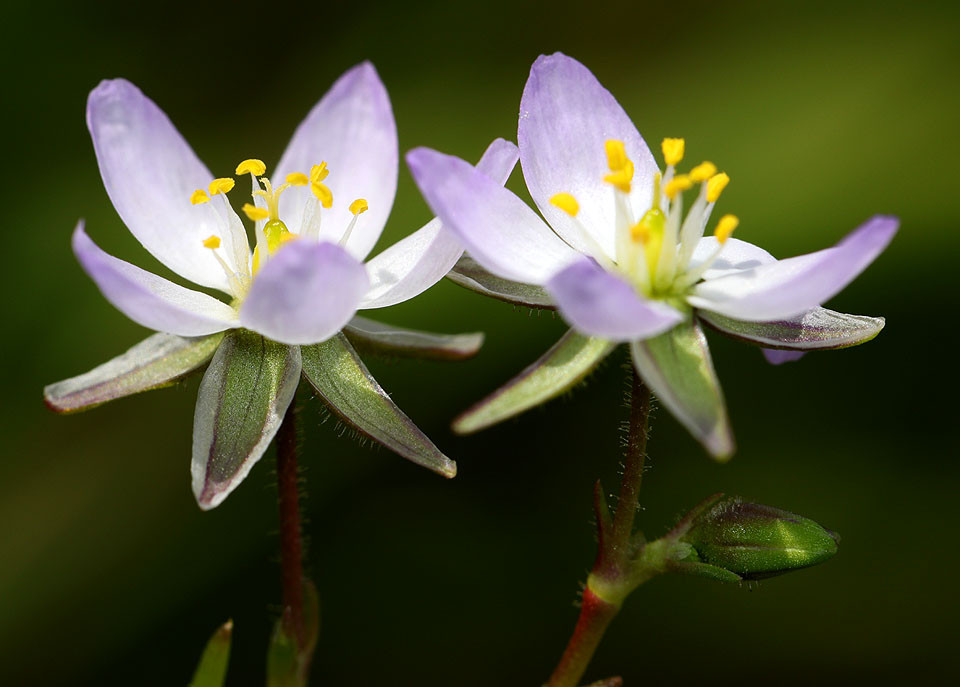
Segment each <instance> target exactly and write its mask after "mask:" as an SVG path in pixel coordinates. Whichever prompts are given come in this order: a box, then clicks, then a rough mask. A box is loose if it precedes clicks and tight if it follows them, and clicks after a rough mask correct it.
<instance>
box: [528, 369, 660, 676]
mask: <svg viewBox="0 0 960 687" xmlns="http://www.w3.org/2000/svg"><path fill="white" fill-rule="evenodd" d="M631 373H632V382H631V389H630V427H629V430H628V433H627V452H626V459H625V462H624V467H623V476H622V478H621V483H620V496H619V499H618V501H617V511H616V514H615V515H614V518H613V522H612V523H610V522H609V519H608V518H606V517H605V516H606V505H605V504H604V503H603V494H602V492H601V491H598V492H597V509H598V513H597V520H598V522H597V525H598V527H599V528H600V537H599V540H600V551H599V552H598V554H597V560H596V562H595V563H594V566H593V571H592V572H591V573H590V576H589V578H587V586H586V589H584V591H583V600H582V604H581V606H580V617H579V618H578V619H577V625H576V627H575V628H574V630H573V635H572V636H571V637H570V640H569V642H567V648H566V649H565V650H564V652H563V656H561V657H560V662H559V663H557V667H556V668H555V669H554V671H553V674H552V675H551V676H550V681H549V682H548V683H547V687H576V685H578V684H579V682H580V678H581V677H583V674H584V672H586V670H587V666H588V665H589V664H590V661H591V660H592V659H593V654H594V652H595V651H596V650H597V647H598V646H599V644H600V640H601V639H603V634H604V632H606V629H607V626H608V625H610V621H612V620H613V618H614V616H616V614H617V612H618V611H619V610H620V605H621V604H622V603H623V599H624V597H626V595H627V594H629V593H630V591H632V590H633V589H634V588H635V587H636V586H637V585H638V584H640V583H641V582H643V581H645V580H646V579H648V578H649V577H650V576H652V575H653V574H655V572H654V570H653V568H655V567H656V566H651V570H650V571H649V572H645V571H644V570H643V567H642V566H641V567H638V566H637V564H636V562H635V561H634V559H635V557H636V554H637V544H636V543H635V542H634V541H633V521H634V516H635V515H636V512H637V499H638V496H639V493H640V483H641V481H642V479H643V467H644V463H645V460H646V448H647V420H648V417H649V415H650V390H649V389H647V387H646V385H645V384H644V383H643V380H641V379H640V376H639V375H638V374H637V373H636V371H634V370H631ZM641 562H642V560H641Z"/></svg>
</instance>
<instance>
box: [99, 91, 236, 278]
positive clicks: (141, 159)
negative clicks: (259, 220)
mask: <svg viewBox="0 0 960 687" xmlns="http://www.w3.org/2000/svg"><path fill="white" fill-rule="evenodd" d="M87 127H88V128H89V129H90V135H91V137H92V138H93V148H94V151H95V152H96V155H97V162H98V163H99V165H100V174H101V176H102V177H103V185H104V187H105V188H106V190H107V195H109V196H110V200H111V201H112V202H113V206H114V207H115V208H116V209H117V213H119V215H120V218H121V219H122V220H123V222H124V224H126V225H127V228H128V229H130V232H131V233H132V234H133V235H134V236H135V237H136V238H137V240H138V241H139V242H140V243H142V244H143V247H144V248H146V249H147V250H148V251H150V253H151V254H152V255H153V256H154V257H156V258H157V259H158V260H159V261H160V262H162V263H163V264H164V265H166V266H167V267H169V268H170V269H171V270H173V271H174V272H176V273H177V274H179V275H180V276H182V277H184V278H186V279H189V280H190V281H192V282H194V283H196V284H200V285H202V286H209V287H212V288H216V289H220V290H221V291H225V292H229V291H230V288H229V284H228V283H227V278H226V276H225V275H224V273H223V270H222V269H221V267H220V265H219V264H218V263H217V261H216V258H215V257H214V256H213V253H212V252H211V251H210V250H208V249H206V248H204V247H203V240H204V239H205V238H207V237H208V236H210V235H211V234H220V233H222V232H223V229H222V227H223V226H224V225H223V224H222V218H221V217H220V216H219V215H218V213H220V212H222V208H218V207H214V206H215V203H217V201H216V200H215V201H213V202H209V203H203V204H201V205H192V204H191V203H190V194H191V193H193V191H195V190H196V189H206V188H207V184H209V183H210V181H211V180H212V179H213V175H212V174H211V173H210V171H209V170H208V169H207V168H206V166H205V165H204V164H203V163H202V162H201V161H200V159H199V158H198V157H197V156H196V154H195V153H194V152H193V150H192V149H191V148H190V146H189V144H187V142H186V141H185V140H184V139H183V137H182V136H181V135H180V133H179V132H178V131H177V130H176V128H175V127H174V126H173V124H172V123H171V122H170V119H169V118H168V117H167V115H166V114H164V112H163V110H161V109H160V108H159V107H157V105H156V104H155V103H154V102H153V101H152V100H150V99H149V98H147V97H146V96H145V95H144V94H143V93H141V92H140V89H138V88H137V87H136V86H134V85H133V84H132V83H130V82H129V81H126V80H124V79H113V80H111V81H101V82H100V85H99V86H97V87H96V88H95V89H94V90H93V91H92V92H91V93H90V97H89V98H88V100H87ZM230 213H233V210H230ZM221 238H223V239H224V240H225V241H228V240H231V242H232V236H231V237H227V236H224V237H221Z"/></svg>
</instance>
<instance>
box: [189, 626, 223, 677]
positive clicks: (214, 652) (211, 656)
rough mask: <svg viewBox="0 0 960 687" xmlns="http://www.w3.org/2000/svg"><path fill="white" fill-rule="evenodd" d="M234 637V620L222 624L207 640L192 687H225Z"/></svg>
mask: <svg viewBox="0 0 960 687" xmlns="http://www.w3.org/2000/svg"><path fill="white" fill-rule="evenodd" d="M232 639H233V621H232V620H228V621H227V622H225V623H224V624H223V625H221V626H220V627H219V628H218V629H217V631H216V632H214V633H213V636H212V637H210V641H208V642H207V646H206V648H205V649H204V650H203V655H202V656H201V657H200V663H199V664H198V665H197V670H196V672H195V673H194V674H193V680H192V681H191V682H190V687H223V683H224V681H225V680H226V679H227V666H228V664H229V662H230V643H231V641H232Z"/></svg>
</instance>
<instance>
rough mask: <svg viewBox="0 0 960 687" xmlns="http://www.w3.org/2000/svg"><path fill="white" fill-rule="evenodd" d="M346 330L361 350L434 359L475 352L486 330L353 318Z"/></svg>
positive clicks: (463, 356) (452, 358) (470, 355)
mask: <svg viewBox="0 0 960 687" xmlns="http://www.w3.org/2000/svg"><path fill="white" fill-rule="evenodd" d="M343 333H344V334H345V335H346V337H347V338H348V339H349V340H350V343H351V344H353V345H354V346H355V347H356V348H358V349H360V350H361V352H363V351H364V350H369V351H372V352H374V353H385V354H388V355H395V356H403V357H409V358H420V359H431V360H464V359H465V358H470V357H472V356H474V355H476V353H477V351H479V350H480V346H482V345H483V332H474V333H472V334H434V333H432V332H421V331H418V330H416V329H405V328H404V327H395V326H393V325H390V324H383V323H382V322H375V321H374V320H368V319H367V318H366V317H359V316H357V317H354V318H353V319H352V320H350V324H348V325H347V326H346V327H344V328H343Z"/></svg>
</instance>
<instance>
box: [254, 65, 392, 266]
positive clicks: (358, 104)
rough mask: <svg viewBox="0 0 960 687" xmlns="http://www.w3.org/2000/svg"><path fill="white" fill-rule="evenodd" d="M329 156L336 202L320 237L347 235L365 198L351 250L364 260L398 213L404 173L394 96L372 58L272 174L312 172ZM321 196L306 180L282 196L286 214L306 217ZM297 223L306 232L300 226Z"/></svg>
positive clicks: (343, 83)
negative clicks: (355, 208)
mask: <svg viewBox="0 0 960 687" xmlns="http://www.w3.org/2000/svg"><path fill="white" fill-rule="evenodd" d="M321 161H325V162H326V163H327V166H328V169H329V170H330V176H328V177H327V179H326V180H325V181H324V183H325V184H326V185H327V186H328V187H329V188H330V190H331V191H332V192H333V207H332V208H330V209H327V210H323V220H322V224H321V229H320V235H321V237H325V238H328V239H330V240H332V241H335V242H336V241H339V240H340V238H341V236H342V235H343V233H344V232H345V231H346V229H347V226H348V225H349V224H350V220H351V219H353V214H352V213H351V212H350V209H349V207H350V204H351V203H352V202H353V201H354V200H356V199H357V198H364V199H365V200H366V201H367V202H368V204H369V209H368V210H367V211H366V212H364V213H363V215H361V216H360V217H359V218H358V222H357V226H356V227H355V228H354V230H353V232H352V233H351V235H350V239H349V241H347V250H348V251H349V252H350V254H351V255H353V256H354V257H355V258H357V259H358V260H362V259H363V258H365V257H366V256H367V254H368V253H369V252H370V250H371V249H372V248H373V246H374V244H375V243H376V242H377V239H378V238H380V233H381V232H382V231H383V227H384V225H385V224H386V223H387V217H389V216H390V209H391V208H392V207H393V200H394V197H395V196H396V193H397V173H398V171H399V149H398V144H397V125H396V123H395V122H394V119H393V109H392V108H391V106H390V96H389V95H387V89H386V88H385V87H384V85H383V82H381V81H380V76H379V75H378V74H377V70H376V69H374V67H373V65H372V64H370V63H369V62H363V63H361V64H358V65H357V66H355V67H353V68H351V69H349V70H348V71H347V72H346V73H344V74H343V76H341V77H340V78H339V79H337V82H336V83H335V84H333V86H332V87H331V88H330V90H329V91H327V93H326V95H324V96H323V98H322V99H321V100H320V102H318V103H317V104H316V105H315V106H314V108H313V109H312V110H310V114H308V115H307V117H306V119H304V120H303V122H301V123H300V126H298V127H297V130H296V132H294V134H293V138H292V139H290V143H289V144H288V145H287V149H286V151H284V153H283V157H281V158H280V163H279V164H278V165H277V169H276V171H275V172H274V174H272V175H270V174H268V176H271V178H275V179H276V180H277V181H278V182H279V181H280V180H281V179H284V178H286V176H287V174H290V173H292V172H300V173H303V174H308V173H309V172H310V168H311V167H312V166H313V165H316V164H319V163H320V162H321ZM268 172H269V170H268ZM313 199H314V198H313V195H312V193H311V192H310V189H309V188H308V187H306V186H304V187H299V188H292V189H290V190H288V191H287V192H286V193H284V194H283V196H281V198H280V217H281V219H284V220H285V221H289V222H293V223H296V222H299V221H300V218H301V217H302V216H303V206H304V204H305V203H307V202H313ZM290 229H291V231H299V228H298V227H295V226H291V227H290Z"/></svg>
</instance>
